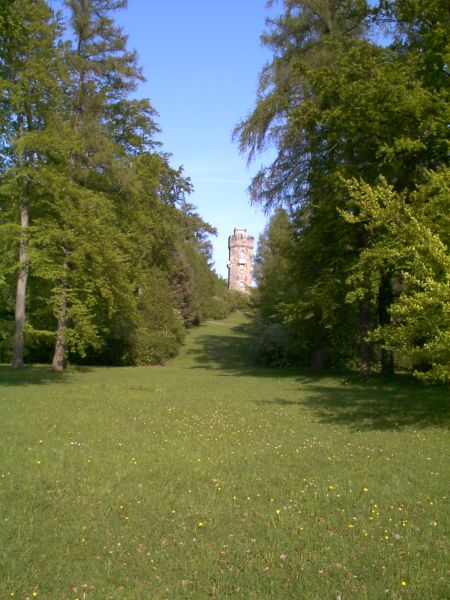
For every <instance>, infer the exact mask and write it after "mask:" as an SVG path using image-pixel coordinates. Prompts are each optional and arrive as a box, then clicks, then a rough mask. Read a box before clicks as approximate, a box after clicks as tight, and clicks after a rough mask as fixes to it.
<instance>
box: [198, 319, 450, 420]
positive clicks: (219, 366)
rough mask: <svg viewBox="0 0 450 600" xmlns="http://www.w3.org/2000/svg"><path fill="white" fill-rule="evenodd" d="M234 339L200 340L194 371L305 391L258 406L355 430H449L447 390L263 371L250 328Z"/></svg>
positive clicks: (406, 381) (405, 380)
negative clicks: (284, 381) (305, 413)
mask: <svg viewBox="0 0 450 600" xmlns="http://www.w3.org/2000/svg"><path fill="white" fill-rule="evenodd" d="M231 332H232V335H225V336H221V335H205V336H202V337H199V338H198V339H197V342H196V347H195V348H192V349H190V350H189V351H188V353H189V354H190V355H191V358H192V359H193V362H194V364H195V366H194V367H192V368H202V369H205V368H206V369H216V370H220V371H222V372H223V375H229V376H236V375H237V376H239V375H242V376H251V377H263V378H264V377H266V378H272V379H281V378H291V379H294V380H295V381H297V382H298V383H299V386H300V388H299V389H301V391H302V394H301V397H300V395H299V400H298V401H296V400H283V399H274V400H265V401H261V402H260V404H279V405H284V406H286V405H292V406H295V405H297V406H307V407H309V408H311V409H312V410H313V411H314V412H315V414H316V416H317V418H318V419H319V421H320V422H322V423H330V424H336V425H345V426H347V427H350V428H352V429H354V430H364V429H367V430H369V429H372V430H396V429H397V430H400V429H403V428H407V427H417V428H423V427H431V426H437V427H449V424H450V403H449V393H448V389H446V388H445V387H444V386H428V385H424V384H421V383H420V382H417V381H415V380H413V379H412V378H411V377H408V376H403V375H399V376H397V377H395V378H394V379H390V380H386V379H383V378H381V377H371V378H369V379H367V380H362V379H360V378H359V377H358V376H357V375H355V374H354V373H351V372H349V371H347V372H332V371H329V372H326V373H315V372H313V371H310V370H308V369H300V368H273V369H270V368H262V367H257V366H255V364H254V362H253V357H252V331H251V324H250V323H245V324H241V325H238V326H235V327H233V328H232V329H231Z"/></svg>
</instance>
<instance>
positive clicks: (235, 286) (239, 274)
mask: <svg viewBox="0 0 450 600" xmlns="http://www.w3.org/2000/svg"><path fill="white" fill-rule="evenodd" d="M253 244H254V240H253V238H252V237H251V236H249V235H247V230H246V229H241V228H240V227H236V228H235V230H234V233H233V235H230V237H229V238H228V249H229V262H228V287H229V289H230V290H238V291H240V292H244V293H246V294H249V293H250V288H251V287H252V280H253Z"/></svg>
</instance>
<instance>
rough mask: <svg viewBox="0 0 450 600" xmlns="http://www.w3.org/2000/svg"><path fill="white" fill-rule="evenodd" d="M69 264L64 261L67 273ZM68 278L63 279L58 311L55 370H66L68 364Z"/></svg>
mask: <svg viewBox="0 0 450 600" xmlns="http://www.w3.org/2000/svg"><path fill="white" fill-rule="evenodd" d="M67 269H68V265H67V263H66V262H65V263H64V271H65V272H66V273H67ZM67 308H68V302H67V278H66V277H64V278H63V279H62V280H61V297H60V304H59V313H58V328H57V330H56V342H55V352H54V354H53V360H52V368H53V370H54V371H58V372H61V371H64V369H65V368H66V366H67V342H66V329H67Z"/></svg>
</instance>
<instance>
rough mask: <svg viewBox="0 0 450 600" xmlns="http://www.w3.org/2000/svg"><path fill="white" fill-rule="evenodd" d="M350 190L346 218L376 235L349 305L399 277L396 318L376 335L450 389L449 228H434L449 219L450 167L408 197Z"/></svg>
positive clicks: (355, 276) (361, 187) (384, 188)
mask: <svg viewBox="0 0 450 600" xmlns="http://www.w3.org/2000/svg"><path fill="white" fill-rule="evenodd" d="M349 187H350V194H351V197H352V199H353V201H354V203H355V213H354V214H353V215H351V214H344V213H343V217H344V218H345V220H346V221H348V222H350V223H362V224H363V225H364V227H365V228H366V229H367V230H368V231H369V232H370V236H369V238H370V243H369V244H368V246H367V247H366V248H365V249H364V250H363V251H362V252H361V254H360V256H359V260H358V262H357V263H356V265H355V266H354V267H353V270H352V273H351V275H350V277H349V280H348V283H349V285H350V287H351V291H350V292H349V294H348V301H349V302H352V301H354V299H355V298H357V297H358V296H359V295H361V294H365V293H366V289H367V284H368V285H369V288H370V289H371V290H372V298H373V297H376V293H377V291H378V289H379V287H380V281H381V280H382V278H383V274H384V273H385V272H386V271H389V272H392V273H395V277H396V282H397V290H396V291H397V293H396V295H395V297H394V299H393V303H392V306H391V307H390V310H389V320H388V321H387V322H380V324H379V326H378V327H377V328H376V329H375V330H374V331H373V333H372V337H373V339H374V340H376V341H378V342H382V343H383V344H384V345H385V346H386V347H388V348H389V349H390V350H391V351H393V352H396V353H397V356H398V358H399V359H401V360H403V361H405V360H407V361H408V364H409V366H410V367H413V369H414V374H415V375H417V376H419V377H421V378H423V379H428V380H431V381H440V382H445V383H448V382H449V381H450V350H449V348H450V345H449V343H448V342H449V340H450V254H449V246H448V245H447V244H448V229H445V228H441V226H440V225H438V227H436V226H435V224H436V223H439V224H440V223H441V222H442V221H444V222H445V220H448V214H449V209H450V200H449V198H450V169H449V168H446V169H443V170H441V171H439V172H437V173H436V172H430V173H429V174H428V177H427V180H426V182H425V183H424V184H423V185H421V186H419V187H418V188H417V190H416V191H415V192H413V193H411V194H409V195H407V194H406V193H398V192H396V191H395V189H394V188H393V187H392V186H390V185H388V184H387V182H386V181H385V180H382V181H381V182H380V184H378V185H377V186H375V187H372V186H369V185H368V184H365V183H361V182H357V181H353V182H351V183H350V184H349ZM356 209H357V210H356ZM424 213H425V214H424ZM430 213H432V218H431V219H430ZM356 215H357V216H356ZM445 242H447V244H446V243H445Z"/></svg>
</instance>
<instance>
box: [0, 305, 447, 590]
mask: <svg viewBox="0 0 450 600" xmlns="http://www.w3.org/2000/svg"><path fill="white" fill-rule="evenodd" d="M250 343H251V342H250V340H249V338H248V335H247V325H246V322H245V320H244V318H243V317H242V316H240V315H233V316H232V317H230V318H229V319H227V320H225V321H221V322H216V323H208V324H205V325H203V326H202V327H200V328H196V329H194V330H192V331H191V333H190V335H189V337H188V340H187V342H186V345H185V346H184V348H183V351H182V353H181V354H180V356H179V357H178V358H176V359H175V360H173V361H172V362H171V363H170V364H169V365H168V366H166V367H159V368H158V367H155V368H145V367H141V368H75V367H73V368H70V369H69V370H68V372H67V373H64V374H62V375H58V374H53V373H52V372H51V371H50V369H49V368H48V367H30V368H27V369H26V370H25V371H24V372H21V373H16V372H12V371H10V369H9V368H8V367H7V366H2V367H0V410H1V413H0V414H1V422H0V522H1V527H0V560H1V565H0V599H1V600H4V599H10V598H16V599H20V600H25V599H26V598H29V599H32V598H38V599H42V600H44V599H45V600H47V599H48V600H53V599H55V600H56V599H66V600H68V599H71V600H75V599H78V600H91V599H92V600H94V599H98V600H113V599H114V600H115V599H125V600H127V599H133V600H134V599H136V600H146V599H150V600H159V599H167V600H175V599H187V598H193V599H199V600H202V599H222V598H246V599H252V598H256V599H258V600H263V599H266V598H275V599H280V600H283V599H288V598H289V599H290V598H292V599H297V600H310V599H319V600H327V599H330V600H347V599H348V600H350V599H355V600H359V599H366V598H369V599H382V598H386V599H398V598H401V599H405V600H406V599H411V598H414V599H420V600H433V599H437V600H445V599H447V598H449V597H450V591H449V584H448V565H449V560H448V538H447V535H448V515H449V513H448V496H449V478H448V456H449V446H450V444H449V435H448V429H447V426H448V406H449V403H448V399H449V394H448V389H445V388H442V387H441V388H440V387H427V386H424V385H420V384H417V383H414V382H412V381H410V380H409V379H404V380H403V379H399V380H395V381H393V382H383V381H381V380H377V379H371V380H368V381H360V380H359V379H358V378H357V377H355V376H353V375H352V374H348V373H347V374H346V373H338V374H327V375H313V374H311V373H308V372H306V371H298V370H293V369H283V370H266V369H257V368H254V367H252V364H251V360H250Z"/></svg>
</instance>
